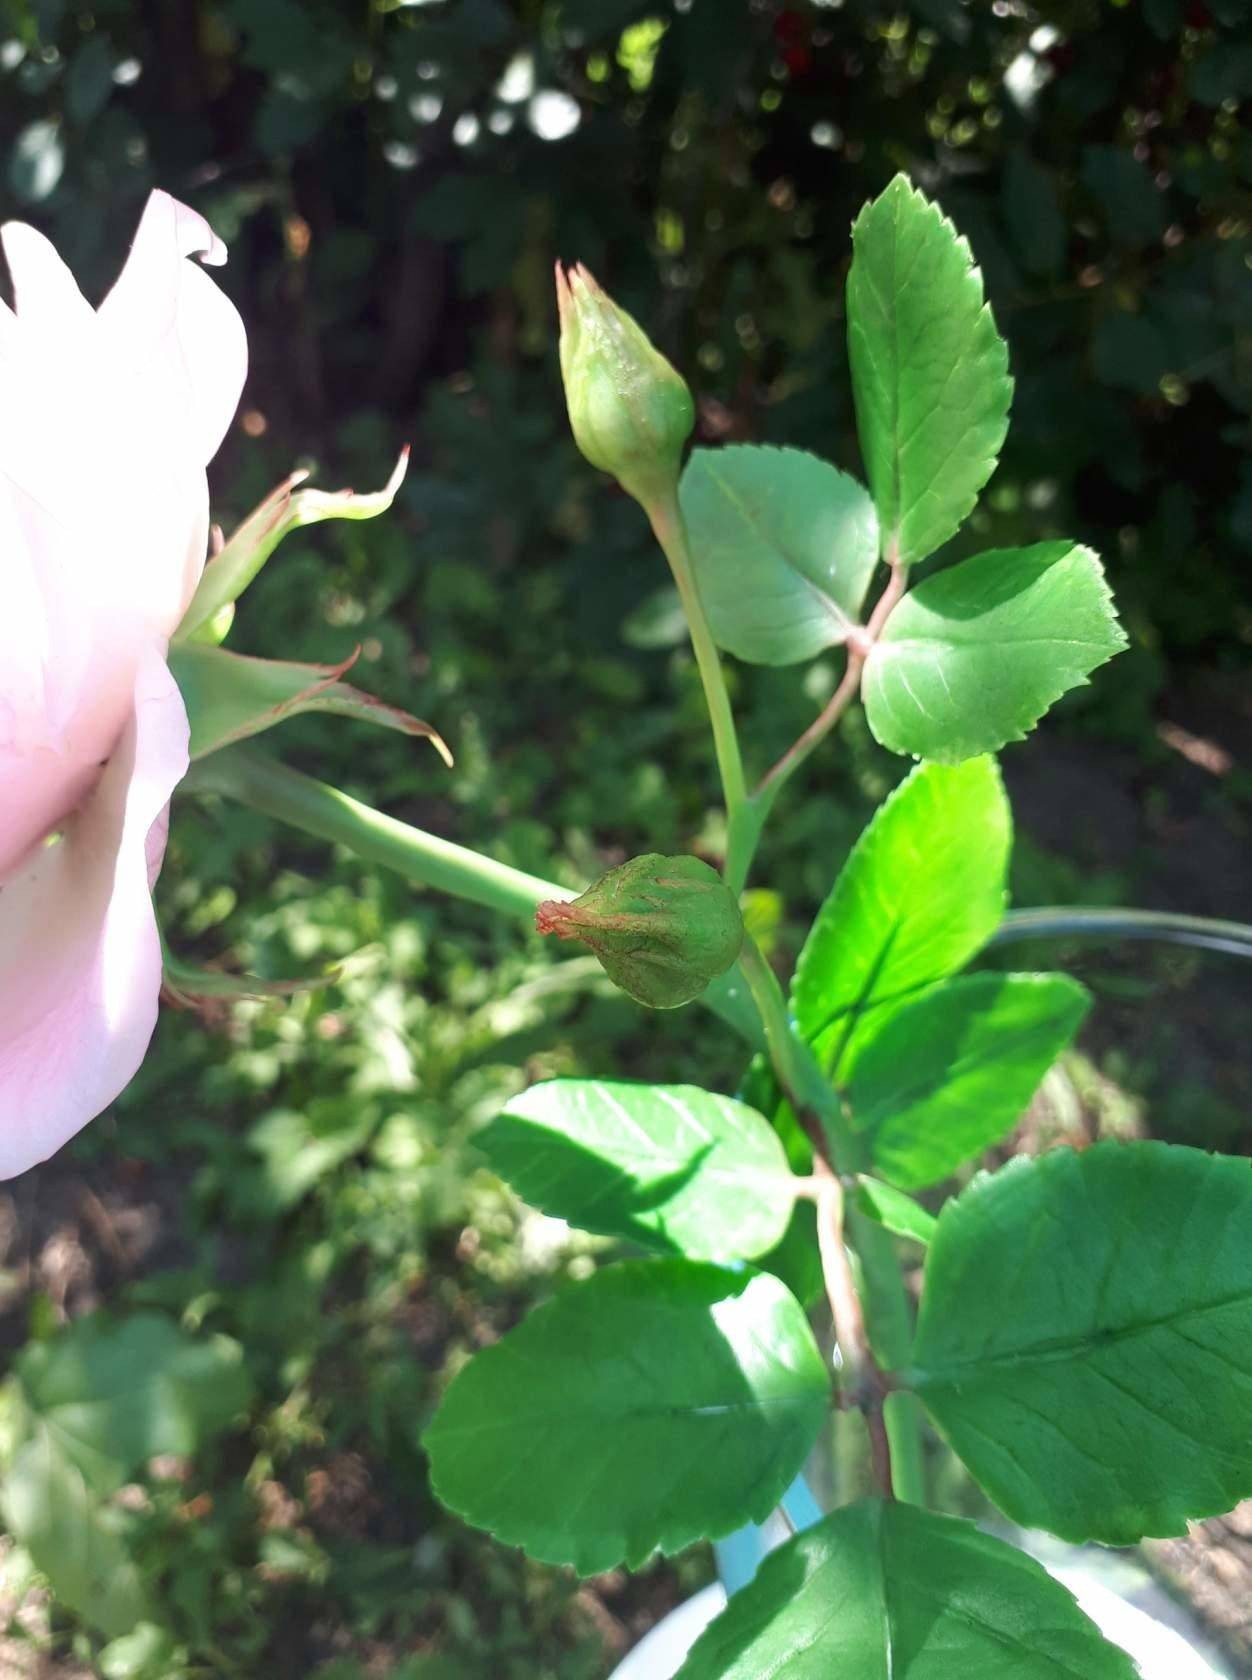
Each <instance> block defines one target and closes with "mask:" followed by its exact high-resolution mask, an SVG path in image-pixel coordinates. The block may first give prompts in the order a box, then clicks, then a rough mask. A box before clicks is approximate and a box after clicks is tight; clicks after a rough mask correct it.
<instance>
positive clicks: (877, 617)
mask: <svg viewBox="0 0 1252 1680" xmlns="http://www.w3.org/2000/svg"><path fill="white" fill-rule="evenodd" d="M888 564H889V565H890V567H891V573H890V576H889V577H888V579H887V584H886V587H885V588H884V590H883V592H882V594H881V595H880V596H879V597H878V600H877V602H876V603H875V605H874V610H873V612H872V613H871V614H870V618H869V623H868V624H867V625H866V626H865V628H864V630H860V631H857V632H856V633H855V634H854V635H853V636H852V637H850V638H849V640H848V662H847V664H846V665H845V667H844V672H843V676H842V677H841V678H840V680H839V684H838V687H837V688H836V689H835V692H834V693H833V694H832V695H831V697H830V699H829V700H828V701H827V702H826V704H825V706H824V707H823V708H822V710H821V711H820V712H819V713H818V715H817V717H815V718H814V719H813V722H812V723H811V724H810V725H809V726H808V728H807V729H806V730H805V731H804V733H803V734H802V735H801V736H799V738H798V739H797V740H795V741H793V742H792V744H791V745H790V746H789V747H788V748H787V750H786V752H785V753H784V754H783V755H782V757H781V758H780V759H779V760H778V762H777V763H776V764H775V765H774V766H773V767H772V769H770V770H768V771H767V772H766V773H765V775H764V776H763V777H762V778H761V780H760V782H759V783H758V784H757V786H756V788H755V789H754V790H753V792H752V795H751V797H750V799H749V801H748V808H749V810H750V811H752V812H753V813H754V814H755V817H756V835H757V836H759V834H760V831H761V829H762V828H763V827H764V824H765V819H766V817H767V816H768V815H769V813H770V811H771V809H772V808H773V805H774V801H775V800H776V799H777V798H778V795H779V794H780V793H781V792H782V790H783V787H784V786H785V785H786V783H787V782H788V781H790V779H791V777H792V776H794V775H795V773H796V771H797V770H798V769H799V768H800V766H801V765H802V764H803V763H804V762H805V760H806V759H808V758H809V757H811V755H812V754H813V752H814V751H815V750H816V749H817V747H819V746H820V745H821V743H822V742H823V741H824V740H825V739H826V737H827V735H829V734H830V732H831V730H832V729H833V728H834V727H835V725H836V724H837V723H838V722H839V719H840V718H841V717H842V716H843V714H844V713H845V712H846V711H847V709H848V707H849V706H850V705H851V704H852V702H853V701H854V700H855V699H856V697H857V695H858V694H859V693H860V692H861V679H862V678H863V676H864V674H865V662H866V660H867V659H868V658H869V656H870V651H871V650H872V648H873V646H874V643H875V642H876V641H877V640H878V638H879V636H880V635H881V634H882V629H883V625H884V624H886V622H887V620H888V619H889V618H890V617H891V614H892V613H893V612H894V610H895V608H896V607H897V606H898V605H899V603H900V601H901V599H902V598H903V596H904V592H905V590H906V588H907V587H908V570H907V568H906V567H904V566H901V565H900V563H899V561H898V560H896V559H895V558H894V557H893V556H888ZM753 845H754V847H755V837H754V840H753ZM750 863H751V859H750V858H749V860H748V866H750ZM744 872H745V875H746V872H747V868H746V867H745V871H744Z"/></svg>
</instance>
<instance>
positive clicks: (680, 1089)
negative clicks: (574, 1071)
mask: <svg viewBox="0 0 1252 1680" xmlns="http://www.w3.org/2000/svg"><path fill="white" fill-rule="evenodd" d="M476 1141H477V1143H478V1145H479V1147H480V1148H481V1149H482V1151H483V1153H484V1154H485V1155H486V1157H487V1159H488V1161H489V1162H490V1163H491V1166H492V1168H493V1169H494V1170H495V1171H496V1172H497V1173H499V1174H500V1176H501V1178H503V1179H506V1180H507V1181H508V1183H510V1184H511V1185H512V1186H513V1188H514V1189H515V1190H516V1191H517V1193H518V1195H519V1196H521V1197H522V1198H523V1199H524V1200H525V1201H528V1202H530V1203H532V1204H533V1205H534V1206H535V1207H537V1208H539V1209H541V1210H542V1212H544V1213H548V1214H555V1215H556V1216H557V1217H558V1218H561V1219H566V1220H568V1221H569V1222H570V1224H571V1225H577V1226H580V1227H581V1228H582V1229H583V1230H585V1231H595V1232H598V1233H599V1234H601V1235H603V1236H610V1237H625V1238H626V1239H628V1240H629V1241H632V1242H638V1243H642V1244H643V1245H644V1246H645V1247H648V1248H655V1249H660V1250H662V1252H665V1253H671V1254H674V1253H677V1254H686V1255H688V1256H689V1257H690V1258H692V1259H697V1260H729V1259H736V1258H740V1257H743V1258H751V1257H752V1256H754V1255H757V1254H763V1253H764V1252H765V1251H766V1250H767V1249H770V1248H772V1247H773V1246H774V1244H775V1243H777V1242H780V1241H781V1239H782V1236H783V1233H784V1232H785V1231H786V1228H787V1223H788V1220H789V1219H790V1217H791V1208H792V1203H793V1199H794V1198H793V1195H792V1189H791V1185H792V1176H791V1172H790V1169H789V1168H788V1166H787V1158H786V1156H785V1155H784V1153H783V1147H782V1144H781V1143H780V1142H779V1140H778V1137H777V1136H776V1134H775V1133H774V1132H773V1130H772V1129H771V1128H770V1126H769V1123H768V1122H767V1121H766V1120H765V1119H764V1118H763V1117H762V1116H761V1115H760V1114H758V1113H757V1112H756V1111H755V1110H754V1109H751V1108H749V1107H748V1106H747V1105H746V1103H741V1102H735V1101H733V1100H732V1099H731V1098H729V1097H719V1096H714V1095H713V1094H711V1093H710V1092H708V1091H701V1090H699V1089H697V1087H696V1086H694V1085H640V1084H630V1083H627V1082H626V1081H620V1080H619V1081H612V1080H601V1079H552V1080H548V1081H546V1082H545V1083H544V1084H542V1085H532V1086H531V1088H530V1090H529V1091H524V1092H523V1093H522V1094H521V1096H519V1097H515V1098H514V1099H513V1101H512V1102H511V1103H510V1104H509V1106H508V1108H507V1109H505V1111H504V1113H503V1114H501V1115H500V1116H498V1118H496V1119H495V1120H493V1121H492V1122H491V1123H490V1124H489V1125H488V1126H486V1127H485V1128H484V1129H483V1130H482V1131H481V1132H479V1133H478V1136H477V1139H476Z"/></svg>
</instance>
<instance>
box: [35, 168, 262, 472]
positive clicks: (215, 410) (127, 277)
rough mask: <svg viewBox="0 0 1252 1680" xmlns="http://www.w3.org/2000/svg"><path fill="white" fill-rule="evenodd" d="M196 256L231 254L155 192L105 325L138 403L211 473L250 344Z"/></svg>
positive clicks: (108, 302) (102, 315) (107, 304)
mask: <svg viewBox="0 0 1252 1680" xmlns="http://www.w3.org/2000/svg"><path fill="white" fill-rule="evenodd" d="M192 256H199V257H201V258H202V260H203V261H205V262H209V263H215V264H216V263H222V262H224V261H225V260H226V248H225V246H224V245H223V244H222V242H221V240H220V239H218V238H217V236H216V235H215V234H214V233H213V231H212V229H211V228H210V227H209V224H208V223H207V222H206V221H205V220H204V218H203V216H199V215H197V214H196V212H195V211H194V210H189V209H188V208H187V206H186V205H184V204H179V203H178V201H177V200H176V199H173V198H171V197H170V196H169V194H168V193H163V192H154V193H152V194H150V195H149V198H148V202H147V205H146V206H145V208H144V213H143V216H142V218H141V220H140V223H139V228H138V231H137V232H136V234H135V242H134V244H133V245H132V246H131V251H130V256H129V257H128V258H127V261H126V266H125V268H124V269H123V270H122V272H121V274H120V275H119V277H118V280H117V283H116V284H115V285H114V287H113V290H112V291H111V292H110V293H109V295H108V297H106V298H105V300H104V302H103V303H102V304H101V305H100V309H99V319H100V324H101V326H102V327H104V328H105V329H106V331H107V333H108V335H109V337H110V340H111V343H112V346H113V350H114V354H115V355H116V357H117V362H118V366H119V368H124V369H125V370H126V376H127V378H128V381H133V383H134V389H133V390H132V391H131V393H130V398H131V401H132V402H137V401H142V402H145V403H148V404H151V405H153V407H154V408H155V410H156V411H157V412H158V413H159V414H160V416H161V423H162V424H163V425H164V426H167V427H168V426H175V427H178V428H181V430H182V431H183V433H184V435H185V436H186V437H188V438H189V439H190V440H192V449H193V453H194V454H195V456H196V457H197V462H198V465H200V466H207V464H208V463H209V461H210V460H212V458H213V456H214V455H215V454H216V453H217V449H218V445H219V444H220V443H221V441H222V438H223V437H224V436H225V433H226V428H227V427H228V426H229V425H230V422H231V420H232V418H233V417H234V413H235V409H236V407H237V405H238V402H239V393H240V391H241V390H242V389H243V380H244V374H245V373H246V371H247V365H248V346H247V339H246V337H245V334H244V329H243V322H242V321H241V320H240V319H239V314H238V311H237V310H236V309H235V306H234V304H233V303H231V302H230V300H229V298H227V297H226V295H225V293H224V292H222V291H219V289H218V287H217V286H216V285H215V284H214V283H213V281H212V280H210V279H209V277H208V275H207V274H205V273H204V271H203V270H202V269H201V268H200V267H199V265H198V264H196V263H193V262H189V261H188V260H187V259H188V258H189V257H192ZM19 313H20V312H19Z"/></svg>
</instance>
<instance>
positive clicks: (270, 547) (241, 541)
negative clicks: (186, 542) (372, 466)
mask: <svg viewBox="0 0 1252 1680" xmlns="http://www.w3.org/2000/svg"><path fill="white" fill-rule="evenodd" d="M408 465H409V451H408V448H407V447H406V448H404V449H402V450H401V452H400V457H399V459H398V460H397V462H396V464H395V467H394V469H393V471H392V474H391V477H390V478H389V479H388V480H387V483H386V484H385V485H384V486H383V488H382V489H381V490H376V491H374V492H372V493H371V494H369V495H365V496H358V495H357V493H356V492H355V491H354V490H335V491H325V490H300V489H297V486H298V485H301V484H303V483H304V481H305V479H306V478H307V477H308V476H309V475H308V473H307V472H294V473H292V474H291V476H290V477H289V478H287V479H284V481H283V482H282V483H281V484H280V485H279V486H278V488H277V489H276V490H273V491H271V493H270V494H269V495H268V496H267V497H266V498H265V500H264V501H263V502H262V503H261V505H260V506H259V507H257V508H254V509H253V511H252V512H251V513H250V514H249V515H248V517H247V518H246V519H245V520H244V522H243V524H242V525H241V526H240V527H239V529H238V530H237V531H235V532H234V533H233V534H232V536H231V538H230V541H229V542H228V543H227V544H226V546H225V548H223V549H222V552H221V553H220V554H218V555H216V556H215V557H214V558H213V559H212V560H210V561H209V563H208V565H207V566H206V567H205V568H204V574H203V576H202V577H201V579H200V582H199V585H198V586H197V588H196V592H195V594H194V595H193V596H192V598H191V604H190V606H189V607H188V608H187V611H186V612H185V613H184V614H183V621H182V623H181V624H180V625H179V627H178V629H177V630H176V631H175V633H174V640H175V641H176V642H186V641H191V640H193V639H194V640H200V639H202V637H203V636H204V635H205V634H206V632H207V631H208V627H209V626H210V625H211V624H212V623H213V621H214V620H215V619H216V618H217V617H218V615H219V614H220V613H221V612H222V610H223V608H226V607H229V606H230V605H231V604H232V602H234V601H237V600H238V599H239V597H240V596H241V595H242V594H243V592H244V590H245V589H246V588H247V587H248V585H249V584H250V583H251V582H252V580H253V579H254V578H255V577H256V575H257V573H258V572H259V571H260V570H261V568H262V566H264V564H265V562H266V561H267V560H268V559H269V557H270V555H271V554H273V552H274V550H275V549H276V548H277V547H278V545H279V543H280V542H281V541H282V540H283V538H284V537H285V536H287V535H288V534H289V532H291V531H297V530H299V529H300V528H301V527H302V526H305V525H317V524H320V523H321V521H322V520H323V519H374V518H376V517H377V516H378V515H379V514H380V513H385V512H386V511H387V509H388V508H389V507H390V506H391V504H392V502H393V501H394V500H395V495H396V491H397V490H398V489H399V488H400V485H401V483H402V482H403V479H404V475H405V472H406V471H407V470H408ZM214 639H217V638H214Z"/></svg>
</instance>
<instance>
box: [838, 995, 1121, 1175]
mask: <svg viewBox="0 0 1252 1680" xmlns="http://www.w3.org/2000/svg"><path fill="white" fill-rule="evenodd" d="M1088 1003H1089V999H1088V995H1087V992H1086V990H1085V988H1084V987H1082V986H1080V985H1079V984H1078V982H1077V981H1076V980H1071V979H1069V977H1068V976H1067V975H1064V974H970V975H965V976H963V977H962V978H960V979H956V980H948V981H946V982H944V983H943V984H942V985H938V986H935V987H933V988H932V989H931V990H930V991H927V992H924V993H923V994H922V995H921V996H920V997H917V998H914V999H913V1000H912V1001H910V1002H908V1003H905V1004H902V1005H901V1006H900V1007H899V1008H898V1009H897V1010H895V1011H893V1012H892V1013H891V1014H890V1015H889V1016H888V1017H887V1019H886V1020H884V1021H883V1022H882V1024H881V1025H880V1026H879V1027H878V1029H877V1031H876V1032H875V1034H874V1036H873V1037H872V1038H871V1039H869V1040H868V1042H866V1043H865V1044H864V1046H863V1048H862V1049H861V1051H860V1053H859V1054H858V1055H857V1057H856V1059H855V1060H854V1061H853V1063H852V1065H851V1069H850V1072H849V1075H848V1084H847V1099H848V1105H849V1108H850V1110H851V1116H852V1124H853V1125H854V1126H855V1127H856V1128H857V1130H858V1131H860V1132H862V1133H863V1134H864V1136H865V1138H866V1140H867V1142H868V1145H869V1164H870V1168H871V1170H872V1171H873V1172H875V1173H877V1174H879V1175H880V1176H881V1177H882V1178H885V1179H888V1180H889V1181H890V1182H891V1183H892V1184H896V1185H899V1186H900V1188H901V1189H904V1190H923V1189H925V1188H926V1186H927V1185H931V1184H938V1183H940V1182H941V1180H943V1179H945V1178H947V1177H948V1176H949V1175H950V1174H951V1173H953V1172H955V1170H956V1169H957V1167H959V1166H960V1165H961V1163H962V1162H963V1161H968V1160H970V1159H972V1157H973V1156H975V1155H978V1154H980V1153H981V1152H982V1151H983V1150H984V1149H988V1148H990V1146H991V1145H992V1144H993V1143H996V1142H998V1141H999V1139H1000V1138H1002V1137H1003V1136H1004V1134H1005V1133H1006V1132H1007V1131H1009V1130H1010V1129H1011V1128H1012V1127H1013V1126H1014V1125H1015V1124H1016V1122H1017V1121H1018V1120H1019V1119H1020V1118H1021V1115H1022V1112H1023V1110H1024V1109H1025V1108H1026V1105H1027V1104H1028V1103H1029V1102H1030V1099H1031V1097H1033V1096H1034V1094H1035V1091H1036V1090H1037V1088H1038V1085H1039V1081H1040V1080H1041V1079H1042V1078H1043V1076H1044V1074H1045V1073H1046V1072H1047V1071H1048V1069H1049V1068H1050V1067H1051V1066H1052V1063H1053V1062H1054V1061H1055V1060H1056V1058H1057V1056H1058V1055H1059V1054H1060V1053H1061V1051H1062V1050H1063V1049H1064V1048H1065V1047H1066V1045H1067V1044H1069V1042H1070V1040H1071V1039H1072V1038H1073V1036H1074V1034H1075V1033H1076V1032H1077V1031H1078V1028H1079V1025H1080V1024H1081V1022H1082V1018H1083V1016H1084V1015H1085V1014H1086V1013H1087V1008H1088Z"/></svg>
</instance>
